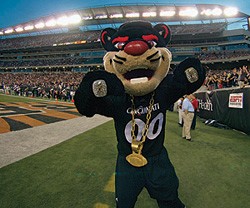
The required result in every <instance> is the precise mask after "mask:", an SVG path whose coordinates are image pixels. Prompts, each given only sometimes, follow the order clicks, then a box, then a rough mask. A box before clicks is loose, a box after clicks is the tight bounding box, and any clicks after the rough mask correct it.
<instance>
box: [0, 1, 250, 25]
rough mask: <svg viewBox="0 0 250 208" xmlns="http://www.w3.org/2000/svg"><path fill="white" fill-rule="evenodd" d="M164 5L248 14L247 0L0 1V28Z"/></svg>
mask: <svg viewBox="0 0 250 208" xmlns="http://www.w3.org/2000/svg"><path fill="white" fill-rule="evenodd" d="M152 2H154V3H164V4H176V5H180V4H184V5H185V4H207V3H210V4H221V5H224V6H234V7H237V8H238V9H239V10H240V11H241V12H244V13H247V14H250V4H249V0H230V1H229V0H209V1H208V0H180V1H178V0H154V1H152V0H137V1H135V0H123V1H122V0H119V1H116V0H108V1H107V0H105V1H104V0H0V3H1V4H0V28H5V27H8V26H13V25H17V24H19V23H23V22H26V21H30V20H33V19H37V18H40V17H42V16H46V15H50V14H54V13H57V12H63V11H68V10H74V9H81V8H88V7H95V6H104V5H106V6H108V5H111V4H112V5H113V4H116V5H117V4H123V3H133V4H135V3H138V4H142V3H152Z"/></svg>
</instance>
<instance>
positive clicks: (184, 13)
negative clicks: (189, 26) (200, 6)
mask: <svg viewBox="0 0 250 208" xmlns="http://www.w3.org/2000/svg"><path fill="white" fill-rule="evenodd" d="M179 15H180V16H181V17H196V16H197V15H198V10H197V9H194V8H189V9H183V10H180V11H179Z"/></svg>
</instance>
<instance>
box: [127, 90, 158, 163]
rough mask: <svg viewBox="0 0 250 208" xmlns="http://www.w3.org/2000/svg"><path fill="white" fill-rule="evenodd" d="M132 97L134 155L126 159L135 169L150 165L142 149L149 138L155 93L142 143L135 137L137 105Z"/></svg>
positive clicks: (132, 144) (151, 100)
mask: <svg viewBox="0 0 250 208" xmlns="http://www.w3.org/2000/svg"><path fill="white" fill-rule="evenodd" d="M131 97H132V99H131V102H132V112H131V114H132V129H131V135H132V143H131V149H132V153H131V154H129V155H128V156H127V157H126V160H127V161H128V162H129V163H130V164H131V165H133V166H134V167H143V166H145V165H146V164H147V163H148V161H147V159H146V158H145V157H144V156H143V155H142V148H143V143H144V142H145V140H146V138H147V134H148V128H149V121H150V118H151V113H152V110H153V105H154V92H153V93H152V97H151V99H150V103H149V108H148V112H147V116H146V124H145V127H144V129H143V132H142V139H141V141H138V140H137V139H136V136H135V104H134V97H133V96H131Z"/></svg>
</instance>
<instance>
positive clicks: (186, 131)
mask: <svg viewBox="0 0 250 208" xmlns="http://www.w3.org/2000/svg"><path fill="white" fill-rule="evenodd" d="M184 97H185V98H184V100H183V103H182V118H183V122H184V123H183V128H182V138H183V139H186V140H187V141H190V142H191V134H190V130H191V125H192V121H193V118H194V107H193V105H192V103H191V95H186V96H184Z"/></svg>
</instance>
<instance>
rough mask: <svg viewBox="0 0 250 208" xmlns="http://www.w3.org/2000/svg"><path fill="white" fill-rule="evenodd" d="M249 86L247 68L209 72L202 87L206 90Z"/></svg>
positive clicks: (249, 77) (249, 74)
mask: <svg viewBox="0 0 250 208" xmlns="http://www.w3.org/2000/svg"><path fill="white" fill-rule="evenodd" d="M249 84H250V70H249V69H248V67H247V66H242V67H239V69H237V68H233V69H232V70H209V71H208V72H207V76H206V80H205V82H204V85H205V86H206V87H207V89H208V90H215V89H221V88H229V87H244V86H246V85H249Z"/></svg>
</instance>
